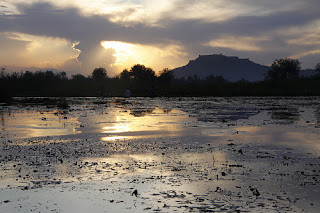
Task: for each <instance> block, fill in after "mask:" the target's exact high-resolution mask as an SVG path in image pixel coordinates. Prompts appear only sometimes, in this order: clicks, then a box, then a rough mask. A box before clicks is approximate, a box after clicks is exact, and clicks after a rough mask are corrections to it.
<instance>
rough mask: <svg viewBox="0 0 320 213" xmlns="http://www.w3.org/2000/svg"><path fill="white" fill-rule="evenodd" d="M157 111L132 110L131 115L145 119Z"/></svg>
mask: <svg viewBox="0 0 320 213" xmlns="http://www.w3.org/2000/svg"><path fill="white" fill-rule="evenodd" d="M154 110H155V109H154V108H152V109H132V110H131V112H130V115H133V116H134V117H143V116H146V115H150V114H151V113H152V112H153V111H154Z"/></svg>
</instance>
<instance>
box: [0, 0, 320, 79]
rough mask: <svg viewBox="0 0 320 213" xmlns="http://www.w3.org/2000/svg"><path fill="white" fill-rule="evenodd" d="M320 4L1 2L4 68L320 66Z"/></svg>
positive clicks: (0, 62) (286, 0) (310, 0)
mask: <svg viewBox="0 0 320 213" xmlns="http://www.w3.org/2000/svg"><path fill="white" fill-rule="evenodd" d="M319 8H320V1H319V0H303V1H301V0H268V1H265V0H59V1H57V0H2V1H0V47H1V48H0V67H6V68H7V70H8V71H10V70H12V71H16V69H20V70H23V69H27V68H30V69H31V67H36V68H35V69H38V68H41V69H46V68H54V69H57V70H64V71H66V72H67V74H68V75H69V76H71V75H72V74H77V73H81V74H83V75H89V74H91V73H92V71H93V69H94V68H96V67H105V68H106V69H107V72H108V75H109V76H113V75H116V74H118V73H120V72H121V71H122V70H123V69H125V68H127V69H130V68H131V67H132V66H133V65H135V64H144V65H146V66H148V67H152V68H153V69H154V70H155V71H156V72H158V71H161V70H163V69H164V68H169V69H173V68H176V67H179V66H184V65H186V64H187V63H188V61H189V60H192V59H196V58H197V57H198V55H206V54H208V55H209V54H224V55H228V56H238V57H240V58H249V59H250V60H252V61H254V62H256V63H260V64H263V65H271V64H272V62H273V61H274V60H275V59H280V58H286V57H291V58H295V59H299V60H300V62H301V63H302V64H301V65H302V68H304V69H306V68H314V67H315V65H316V64H317V63H318V62H320V57H319V56H320V13H319Z"/></svg>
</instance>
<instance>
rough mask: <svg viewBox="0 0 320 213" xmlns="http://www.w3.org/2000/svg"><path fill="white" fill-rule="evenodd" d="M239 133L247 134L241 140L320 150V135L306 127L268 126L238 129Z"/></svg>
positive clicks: (241, 136)
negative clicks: (246, 139)
mask: <svg viewBox="0 0 320 213" xmlns="http://www.w3.org/2000/svg"><path fill="white" fill-rule="evenodd" d="M236 130H238V131H239V132H240V131H241V132H245V134H244V135H240V136H239V137H240V138H239V139H241V138H242V140H244V139H245V138H249V139H250V140H251V141H255V140H256V141H259V142H262V143H267V144H269V145H285V146H289V147H297V148H311V149H312V148H320V145H319V135H318V134H317V133H314V132H312V131H311V129H308V127H307V126H305V127H300V128H299V127H294V126H287V125H285V126H279V125H268V126H262V127H257V126H256V127H255V126H242V127H237V128H236Z"/></svg>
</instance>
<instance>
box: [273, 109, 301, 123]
mask: <svg viewBox="0 0 320 213" xmlns="http://www.w3.org/2000/svg"><path fill="white" fill-rule="evenodd" d="M269 113H270V114H271V119H273V120H274V121H275V123H278V124H293V123H295V122H296V121H298V120H299V118H300V114H299V108H298V107H283V106H282V107H279V108H271V109H270V111H269Z"/></svg>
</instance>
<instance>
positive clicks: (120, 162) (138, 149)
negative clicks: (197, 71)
mask: <svg viewBox="0 0 320 213" xmlns="http://www.w3.org/2000/svg"><path fill="white" fill-rule="evenodd" d="M49 99H50V101H48V98H15V101H14V103H13V104H11V105H5V104H3V105H0V212H31V211H32V212H201V211H203V212H318V210H319V209H320V192H319V185H320V143H319V141H320V133H319V128H320V97H289V98H288V97H266V98H261V97H257V98H255V97H231V98H223V97H220V98H213V97H207V98H152V99H151V98H128V99H123V98H67V99H66V103H68V106H63V108H61V107H59V106H58V107H57V105H56V104H54V103H55V100H56V99H54V98H49Z"/></svg>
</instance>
